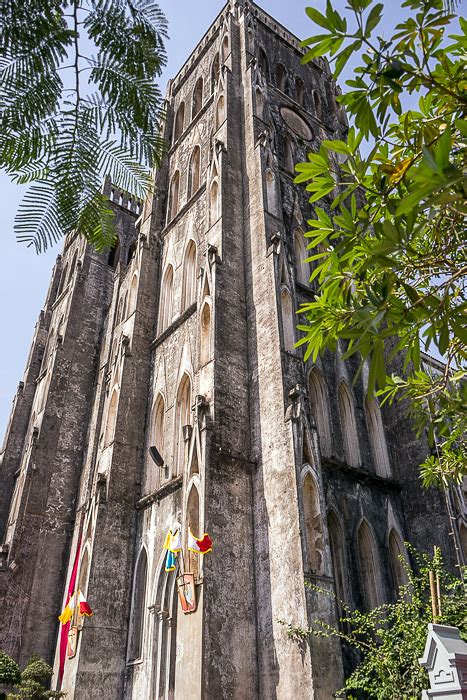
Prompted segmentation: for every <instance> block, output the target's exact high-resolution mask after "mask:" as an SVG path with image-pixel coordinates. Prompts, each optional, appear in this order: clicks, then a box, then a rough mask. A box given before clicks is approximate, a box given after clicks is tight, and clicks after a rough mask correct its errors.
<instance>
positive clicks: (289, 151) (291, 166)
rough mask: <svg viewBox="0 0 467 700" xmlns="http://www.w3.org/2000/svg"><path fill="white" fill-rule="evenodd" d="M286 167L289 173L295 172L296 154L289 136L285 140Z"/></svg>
mask: <svg viewBox="0 0 467 700" xmlns="http://www.w3.org/2000/svg"><path fill="white" fill-rule="evenodd" d="M284 167H285V169H286V170H288V172H289V173H294V172H295V152H294V147H293V145H292V141H291V140H290V138H289V137H288V136H286V137H285V138H284Z"/></svg>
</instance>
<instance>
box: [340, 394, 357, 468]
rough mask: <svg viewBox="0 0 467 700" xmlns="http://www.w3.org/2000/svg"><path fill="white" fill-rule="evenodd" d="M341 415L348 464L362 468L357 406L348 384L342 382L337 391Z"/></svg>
mask: <svg viewBox="0 0 467 700" xmlns="http://www.w3.org/2000/svg"><path fill="white" fill-rule="evenodd" d="M337 395H338V399H339V413H340V418H341V428H342V440H343V443H344V454H345V459H346V462H347V464H349V465H350V466H351V467H359V466H360V450H359V447H358V434H357V422H356V419H355V405H354V400H353V397H352V394H351V392H350V389H349V387H348V385H347V382H345V381H342V382H341V383H340V384H339V388H338V390H337Z"/></svg>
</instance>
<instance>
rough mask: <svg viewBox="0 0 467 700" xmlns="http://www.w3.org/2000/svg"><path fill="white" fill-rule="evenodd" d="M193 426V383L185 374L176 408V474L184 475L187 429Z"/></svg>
mask: <svg viewBox="0 0 467 700" xmlns="http://www.w3.org/2000/svg"><path fill="white" fill-rule="evenodd" d="M187 426H191V381H190V377H189V376H188V375H187V374H184V375H183V377H182V380H181V382H180V386H179V387H178V392H177V401H176V406H175V460H174V474H173V476H178V475H180V474H183V470H184V468H185V462H186V457H187V444H188V439H187V438H188V437H189V436H187V435H186V432H185V431H186V427H187Z"/></svg>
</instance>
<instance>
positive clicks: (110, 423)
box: [104, 388, 118, 447]
mask: <svg viewBox="0 0 467 700" xmlns="http://www.w3.org/2000/svg"><path fill="white" fill-rule="evenodd" d="M117 409H118V389H116V388H115V389H114V390H113V392H112V396H111V397H110V402H109V408H108V410H107V421H106V425H105V435H104V447H107V445H110V443H111V442H112V440H113V439H114V435H115V425H116V423H117Z"/></svg>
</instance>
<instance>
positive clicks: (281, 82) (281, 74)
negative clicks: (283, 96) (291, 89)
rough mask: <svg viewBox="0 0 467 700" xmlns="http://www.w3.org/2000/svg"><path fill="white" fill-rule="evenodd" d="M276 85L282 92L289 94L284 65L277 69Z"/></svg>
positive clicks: (278, 66) (280, 64)
mask: <svg viewBox="0 0 467 700" xmlns="http://www.w3.org/2000/svg"><path fill="white" fill-rule="evenodd" d="M276 85H277V87H278V88H279V90H280V91H281V92H287V71H286V70H285V68H284V66H283V65H282V63H278V64H277V67H276Z"/></svg>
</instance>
